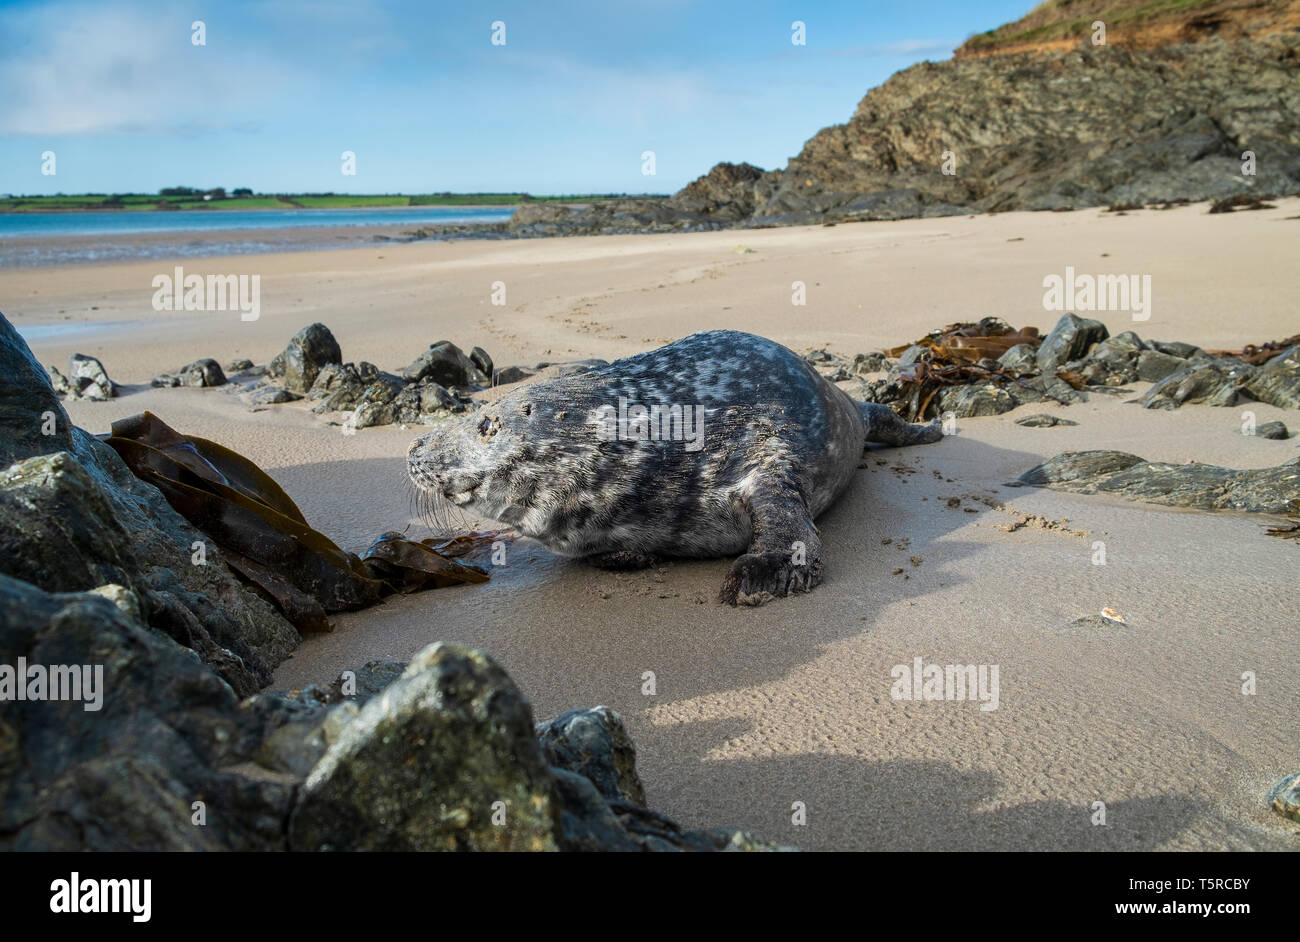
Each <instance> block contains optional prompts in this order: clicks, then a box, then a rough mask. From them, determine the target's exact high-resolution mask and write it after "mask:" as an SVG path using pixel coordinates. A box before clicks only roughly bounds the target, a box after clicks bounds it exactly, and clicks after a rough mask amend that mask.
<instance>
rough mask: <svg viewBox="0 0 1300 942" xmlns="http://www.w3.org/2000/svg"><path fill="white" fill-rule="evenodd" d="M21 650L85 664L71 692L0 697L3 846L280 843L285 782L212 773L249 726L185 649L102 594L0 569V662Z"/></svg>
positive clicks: (33, 661)
mask: <svg viewBox="0 0 1300 942" xmlns="http://www.w3.org/2000/svg"><path fill="white" fill-rule="evenodd" d="M19 658H23V659H25V661H26V663H27V664H28V665H29V667H30V665H42V666H46V667H49V666H53V665H82V664H87V663H90V664H91V665H93V671H92V673H91V675H90V680H91V685H90V686H89V687H84V688H83V689H82V691H81V693H82V699H81V700H71V699H58V700H56V699H49V700H43V701H33V700H27V701H20V702H10V703H7V704H6V705H5V709H4V715H3V719H0V790H2V791H3V793H4V795H5V801H4V803H3V805H2V806H0V848H3V849H5V850H38V851H58V850H62V851H87V850H93V851H159V850H245V851H249V850H259V851H260V850H277V849H283V847H284V837H283V834H284V826H285V821H286V820H287V817H288V813H289V807H290V801H291V798H292V794H293V792H292V788H291V787H290V786H288V785H285V784H280V783H277V782H272V781H259V780H254V779H249V778H246V777H244V776H243V775H240V774H237V773H234V772H221V771H217V770H218V769H228V768H233V767H236V766H238V765H239V763H241V762H245V761H247V760H248V759H249V757H250V756H251V755H252V753H253V751H254V750H255V749H256V746H257V735H256V734H257V730H256V726H255V724H254V723H253V722H252V718H251V716H249V715H248V714H247V713H245V712H243V711H241V709H240V707H239V703H238V700H237V698H236V695H235V693H234V692H233V691H232V690H231V689H230V687H229V686H228V685H227V684H225V683H224V682H222V680H221V679H220V678H219V677H218V676H217V675H216V674H215V673H213V672H212V671H211V670H209V669H208V668H207V667H206V666H205V665H204V664H203V663H201V662H200V661H199V660H198V659H197V658H195V657H194V656H193V654H192V653H191V652H189V651H187V650H186V649H185V648H183V647H181V646H180V645H178V644H176V643H175V642H173V641H171V640H170V639H168V638H166V637H163V636H161V635H159V634H157V633H156V632H153V631H150V630H148V629H147V628H145V627H144V626H143V625H141V624H139V623H137V622H135V621H134V620H133V619H131V618H130V617H129V616H128V615H127V614H126V613H125V612H124V611H123V610H122V609H121V608H119V607H118V606H117V605H114V604H113V603H112V602H110V601H109V600H108V599H106V598H103V597H101V596H100V595H96V594H92V593H53V594H52V593H47V592H44V591H42V590H40V589H38V588H36V587H35V586H32V585H30V584H28V583H26V582H23V581H20V580H18V579H13V578H10V577H8V576H4V575H0V663H4V664H8V665H17V664H18V660H19ZM100 671H102V673H99V672H100ZM51 676H52V675H51ZM83 677H84V672H83ZM92 687H93V688H94V689H95V690H97V692H98V693H97V695H98V696H99V698H100V700H99V704H98V709H91V710H87V709H86V707H87V706H88V705H94V704H93V701H92V700H90V699H89V698H88V697H87V693H88V691H90V690H91V688H92ZM197 800H201V801H202V803H203V805H202V807H203V813H204V815H205V816H206V822H205V826H196V825H195V824H194V823H193V821H194V818H195V815H196V807H195V805H194V802H195V801H197Z"/></svg>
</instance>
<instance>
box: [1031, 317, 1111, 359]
mask: <svg viewBox="0 0 1300 942" xmlns="http://www.w3.org/2000/svg"><path fill="white" fill-rule="evenodd" d="M1109 336H1110V331H1108V330H1107V329H1106V325H1105V324H1103V323H1102V322H1101V321H1094V320H1089V319H1087V318H1083V317H1079V316H1078V315H1076V314H1064V315H1062V316H1061V319H1060V320H1059V321H1057V322H1056V326H1055V327H1053V328H1052V332H1051V333H1049V334H1048V335H1047V336H1046V337H1044V338H1043V342H1042V343H1041V344H1040V345H1039V347H1038V354H1037V357H1036V359H1037V362H1038V368H1039V369H1040V370H1042V371H1043V372H1044V373H1051V372H1054V371H1055V370H1056V369H1057V368H1058V367H1060V366H1062V365H1064V364H1066V363H1068V362H1070V361H1071V360H1079V359H1082V358H1083V357H1084V356H1085V355H1086V354H1087V353H1088V351H1089V350H1090V349H1091V347H1092V345H1093V344H1098V343H1101V342H1102V341H1103V340H1105V339H1106V338H1107V337H1109Z"/></svg>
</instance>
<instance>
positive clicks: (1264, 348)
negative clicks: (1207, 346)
mask: <svg viewBox="0 0 1300 942" xmlns="http://www.w3.org/2000/svg"><path fill="white" fill-rule="evenodd" d="M1296 344H1300V334H1292V335H1291V336H1290V337H1287V338H1286V339H1285V340H1270V341H1268V343H1261V344H1253V343H1248V344H1246V346H1244V347H1242V348H1241V349H1240V350H1206V351H1205V352H1206V353H1208V354H1210V356H1216V357H1233V358H1234V359H1237V360H1243V361H1245V362H1246V363H1249V364H1250V365H1251V366H1259V365H1260V364H1262V363H1267V362H1268V361H1269V360H1271V359H1273V357H1275V356H1277V355H1278V354H1279V353H1281V352H1282V351H1283V350H1289V349H1290V348H1292V347H1294V346H1295V345H1296Z"/></svg>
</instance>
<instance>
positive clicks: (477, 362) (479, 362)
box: [469, 347, 493, 377]
mask: <svg viewBox="0 0 1300 942" xmlns="http://www.w3.org/2000/svg"><path fill="white" fill-rule="evenodd" d="M469 359H470V362H471V363H473V364H474V367H475V368H476V369H477V370H478V371H479V373H481V374H482V375H483V376H484V377H488V376H491V375H492V372H493V370H492V358H491V357H490V356H488V352H487V351H486V350H484V349H483V348H482V347H472V348H471V349H470V351H469Z"/></svg>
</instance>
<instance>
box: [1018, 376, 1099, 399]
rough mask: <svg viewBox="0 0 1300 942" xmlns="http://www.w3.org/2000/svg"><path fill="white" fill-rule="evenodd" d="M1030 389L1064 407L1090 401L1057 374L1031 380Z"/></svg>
mask: <svg viewBox="0 0 1300 942" xmlns="http://www.w3.org/2000/svg"><path fill="white" fill-rule="evenodd" d="M1028 388H1029V389H1032V390H1039V391H1041V392H1042V394H1043V398H1044V399H1054V400H1056V401H1057V402H1059V403H1060V404H1061V405H1063V406H1068V405H1070V404H1072V403H1075V402H1087V401H1088V395H1087V393H1085V392H1083V391H1082V390H1080V389H1075V388H1074V387H1073V386H1071V385H1070V384H1069V383H1067V382H1066V381H1065V380H1063V379H1061V378H1060V377H1059V376H1057V375H1056V374H1055V373H1046V374H1044V375H1043V376H1040V377H1037V378H1036V379H1034V380H1031V381H1030V382H1029V384H1028ZM1018 394H1019V392H1018Z"/></svg>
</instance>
